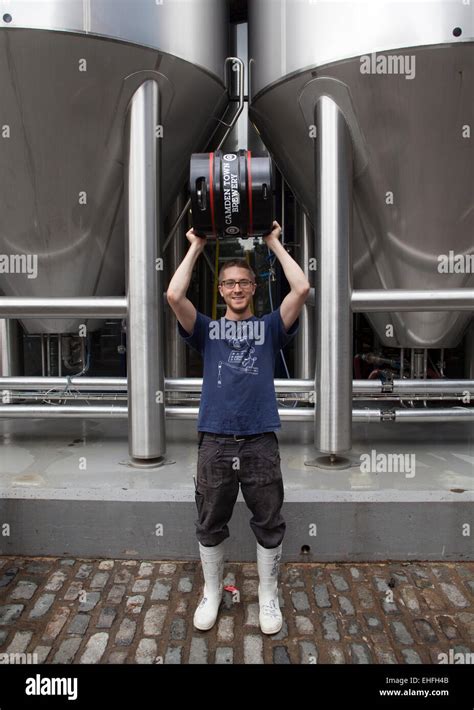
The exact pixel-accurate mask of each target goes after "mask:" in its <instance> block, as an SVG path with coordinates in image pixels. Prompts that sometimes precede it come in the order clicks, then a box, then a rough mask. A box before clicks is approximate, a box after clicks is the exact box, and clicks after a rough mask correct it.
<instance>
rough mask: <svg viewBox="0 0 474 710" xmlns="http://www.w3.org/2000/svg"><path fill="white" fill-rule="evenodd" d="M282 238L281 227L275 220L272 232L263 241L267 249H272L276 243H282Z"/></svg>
mask: <svg viewBox="0 0 474 710" xmlns="http://www.w3.org/2000/svg"><path fill="white" fill-rule="evenodd" d="M280 237H281V227H280V225H279V224H278V222H277V221H276V220H275V221H274V222H273V229H272V231H271V232H269V233H268V234H266V235H265V236H264V237H263V241H264V242H265V244H266V245H267V247H269V248H270V249H271V248H272V245H273V244H276V242H279V241H280Z"/></svg>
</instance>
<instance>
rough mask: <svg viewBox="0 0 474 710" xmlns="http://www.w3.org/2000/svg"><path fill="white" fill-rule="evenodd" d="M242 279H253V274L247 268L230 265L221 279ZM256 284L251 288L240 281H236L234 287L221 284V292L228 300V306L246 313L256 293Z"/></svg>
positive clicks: (225, 299)
mask: <svg viewBox="0 0 474 710" xmlns="http://www.w3.org/2000/svg"><path fill="white" fill-rule="evenodd" d="M230 279H234V281H240V279H247V280H248V281H253V276H252V274H251V273H250V271H247V269H241V268H240V267H239V266H229V268H227V269H225V270H224V271H223V272H222V276H221V281H228V280H230ZM255 289H256V285H255V284H252V285H251V286H249V288H243V287H242V286H241V285H240V283H236V284H235V286H234V288H233V289H230V288H228V287H227V286H224V285H223V284H219V293H220V294H221V296H222V298H223V299H224V301H225V302H226V304H227V306H228V308H230V309H231V310H233V311H235V312H236V313H244V312H245V311H246V310H247V308H248V307H249V305H250V300H251V298H252V296H253V294H254V293H255Z"/></svg>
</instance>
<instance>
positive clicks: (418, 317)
mask: <svg viewBox="0 0 474 710" xmlns="http://www.w3.org/2000/svg"><path fill="white" fill-rule="evenodd" d="M249 11H250V12H249V72H250V75H249V82H250V86H251V89H250V92H249V93H250V95H251V101H252V103H251V107H250V117H251V119H252V121H253V122H254V124H255V126H256V128H257V129H258V131H259V132H260V135H261V137H262V139H263V141H264V142H265V145H266V146H267V148H268V149H269V150H270V152H271V154H272V156H273V158H274V159H275V161H276V163H277V164H278V167H279V168H280V170H281V171H282V173H283V175H284V177H285V179H286V180H287V182H288V183H289V185H290V187H291V188H292V190H293V191H294V193H295V195H296V197H297V199H298V201H299V202H300V203H301V204H302V206H303V208H304V209H305V211H306V213H307V215H308V217H309V219H310V220H311V221H312V223H313V226H314V228H315V232H316V256H317V272H316V289H315V298H316V301H315V306H316V339H315V340H316V351H317V356H316V362H317V365H316V373H315V389H316V420H315V444H316V448H317V449H319V450H320V451H322V452H324V453H327V454H330V455H331V460H333V459H334V457H335V456H336V455H338V454H341V453H344V452H345V451H348V450H349V449H350V448H351V421H350V414H349V412H350V402H351V384H352V383H351V375H352V339H351V324H352V318H351V314H350V307H351V306H350V304H351V300H352V308H353V309H354V310H355V302H356V300H357V298H359V297H363V296H365V295H366V294H369V295H370V293H371V291H372V296H375V294H376V293H377V294H378V296H377V298H378V299H379V305H380V302H382V303H384V306H385V307H386V308H387V311H390V312H383V309H381V308H377V309H376V310H377V312H375V307H374V308H371V309H370V308H367V310H370V311H371V312H370V313H368V317H369V319H370V321H371V323H372V325H373V327H374V329H375V330H376V332H377V335H378V337H379V339H380V341H381V343H382V344H384V345H386V346H392V347H393V346H399V347H406V348H445V347H454V346H456V345H457V344H458V343H459V342H460V340H461V338H462V335H463V333H464V331H465V329H466V326H467V324H468V322H469V320H470V318H471V316H472V308H471V310H468V309H466V310H463V311H455V310H454V309H453V308H451V309H450V307H449V304H448V297H449V296H450V295H452V296H454V295H455V293H454V289H463V288H464V289H466V293H467V289H469V294H470V295H469V298H470V299H471V298H472V287H473V286H474V275H473V274H472V273H471V270H470V269H469V268H466V269H465V270H464V273H456V272H455V271H454V272H453V271H452V272H451V273H444V272H443V267H442V266H441V264H442V259H443V256H448V255H449V251H452V252H453V253H454V254H456V255H461V256H464V255H468V254H469V253H470V252H472V250H473V246H474V245H473V234H474V229H473V228H474V210H473V185H474V160H473V148H472V137H471V133H472V127H473V125H474V102H473V99H472V97H473V95H474V51H473V39H474V6H473V5H472V4H470V3H463V2H457V1H456V0H441V1H440V0H436V1H433V2H431V0H423V1H417V0H415V1H414V2H405V1H404V0H365V1H363V0H350V1H348V2H340V1H338V0H336V1H334V0H330V1H327V2H325V1H324V0H252V1H251V2H250V3H249ZM353 288H355V289H356V291H354V292H353V291H352V290H353ZM362 289H364V290H362ZM365 289H368V291H366V290H365ZM417 290H418V291H417ZM419 290H421V291H419ZM384 291H385V292H386V293H387V298H386V301H385V299H384ZM443 291H444V292H445V298H444V300H443ZM398 295H399V296H403V297H404V298H405V299H406V301H407V302H408V306H407V307H406V309H404V310H403V311H402V310H398V311H397V310H396V307H392V308H391V309H390V304H391V303H393V302H394V301H396V300H397V296H398ZM420 295H421V296H423V297H425V298H426V297H430V296H433V298H436V299H437V300H438V302H439V305H440V310H439V311H433V310H431V309H430V310H431V312H426V311H425V312H420V311H419V310H418V311H417V310H416V309H417V305H416V300H415V299H416V298H417V297H419V296H420ZM355 297H357V298H355ZM389 297H391V299H392V300H390V298H389ZM394 297H395V298H394ZM388 326H392V328H390V327H388Z"/></svg>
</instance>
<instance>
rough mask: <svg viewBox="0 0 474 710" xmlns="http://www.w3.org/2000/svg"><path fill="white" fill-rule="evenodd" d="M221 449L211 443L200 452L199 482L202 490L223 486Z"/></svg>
mask: <svg viewBox="0 0 474 710" xmlns="http://www.w3.org/2000/svg"><path fill="white" fill-rule="evenodd" d="M220 455H221V447H220V446H219V445H218V444H215V443H210V444H205V445H204V446H201V447H200V448H199V451H198V464H197V482H198V485H199V486H200V487H201V488H219V486H220V485H221V484H222V480H223V473H222V462H221V460H220Z"/></svg>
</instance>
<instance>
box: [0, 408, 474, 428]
mask: <svg viewBox="0 0 474 710" xmlns="http://www.w3.org/2000/svg"><path fill="white" fill-rule="evenodd" d="M165 412H166V416H167V417H168V418H169V419H192V420H195V419H197V416H198V412H199V407H166V410H165ZM278 413H279V415H280V419H281V420H282V421H294V422H304V421H313V419H314V409H313V408H308V409H288V408H281V409H279V410H278ZM382 414H383V415H384V421H391V422H403V423H406V422H415V423H417V424H418V423H428V422H439V421H446V422H448V421H449V422H471V421H474V409H468V408H465V409H463V408H461V407H458V408H456V407H453V408H446V409H394V410H388V411H387V412H385V413H382V410H381V409H372V408H370V409H369V408H366V409H353V410H352V421H353V422H364V423H366V424H367V423H371V422H379V421H382ZM127 416H128V408H127V407H126V406H119V405H117V406H106V407H104V406H90V407H88V406H50V405H38V406H34V405H23V404H6V405H0V419H54V418H58V417H61V418H64V417H66V418H71V419H96V418H97V419H126V418H127ZM387 416H388V417H389V418H388V419H387Z"/></svg>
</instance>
